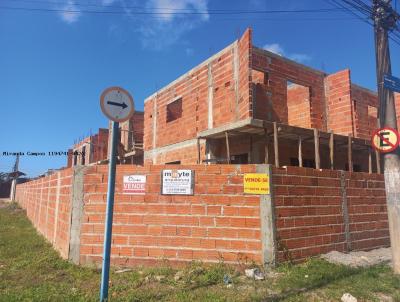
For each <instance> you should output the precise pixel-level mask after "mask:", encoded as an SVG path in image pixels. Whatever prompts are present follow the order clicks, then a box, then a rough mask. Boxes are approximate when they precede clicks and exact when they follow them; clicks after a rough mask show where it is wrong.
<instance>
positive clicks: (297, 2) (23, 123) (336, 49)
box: [0, 0, 400, 176]
mask: <svg viewBox="0 0 400 302" xmlns="http://www.w3.org/2000/svg"><path fill="white" fill-rule="evenodd" d="M15 8H17V9H15ZM333 8H334V6H333V5H332V4H331V3H330V2H329V1H324V0H318V1H316V0H309V1H307V0H280V1H272V0H249V1H240V0H230V1H225V0H218V1H217V0H142V1H135V0H132V1H128V0H47V1H46V0H2V1H1V2H0V91H1V94H0V95H1V98H0V104H1V107H0V108H1V109H0V119H1V121H2V125H3V126H2V129H1V131H0V172H7V171H11V169H12V167H13V164H14V161H15V157H14V156H7V155H3V152H24V153H25V155H24V156H21V158H20V170H21V171H23V172H25V173H27V174H28V175H29V176H36V175H39V174H41V173H44V172H45V171H47V169H49V168H60V167H62V166H65V165H66V162H67V157H66V156H65V155H57V156H51V155H48V152H52V151H55V152H58V151H62V152H66V151H67V150H68V148H70V147H71V146H72V145H73V144H74V141H76V140H78V139H82V138H83V137H86V136H88V135H89V134H90V133H96V132H97V131H98V128H100V127H107V125H108V123H107V119H106V117H105V116H104V115H103V114H102V113H101V110H100V106H99V97H100V94H101V92H102V91H103V90H104V89H105V88H107V87H109V86H121V87H123V88H125V89H126V90H128V91H129V92H130V93H131V94H132V96H133V98H134V102H135V109H136V110H143V101H144V99H145V98H146V97H148V96H149V95H151V94H152V93H154V92H155V91H157V90H158V89H160V88H162V87H163V86H165V85H167V84H168V83H169V82H171V81H173V80H174V79H176V78H177V77H179V76H180V75H182V74H184V73H186V72H187V71H188V70H190V69H191V68H193V67H195V66H196V65H198V64H199V63H201V62H202V61H204V60H205V59H207V58H208V57H210V56H211V55H212V54H214V53H216V52H218V51H219V50H221V49H223V48H224V47H226V46H227V45H228V44H230V43H232V42H233V41H234V40H236V39H237V38H238V37H239V36H240V35H242V34H243V32H244V31H245V29H246V28H247V27H251V28H252V29H253V43H254V45H256V46H258V47H263V48H265V49H268V50H270V51H273V52H276V53H278V54H280V55H283V56H285V57H288V58H290V59H292V60H295V61H298V62H299V63H302V64H305V65H308V66H311V67H314V68H316V69H319V70H322V71H325V72H326V73H334V72H336V71H338V70H341V69H344V68H350V69H351V77H352V81H353V82H354V83H357V84H359V85H362V86H364V87H367V88H369V89H372V90H376V75H375V50H374V43H373V29H372V27H371V26H369V25H368V24H366V23H364V22H362V21H361V20H359V19H357V18H356V17H354V16H353V15H351V14H349V13H348V12H344V11H341V10H331V9H333ZM310 9H314V10H315V9H329V10H327V11H318V12H313V13H310V12H308V13H304V12H301V13H300V12H297V13H269V14H267V13H260V11H270V10H275V11H276V10H281V11H282V10H284V11H287V10H296V11H304V10H310ZM226 10H230V11H231V13H230V14H226ZM398 10H399V9H398ZM93 11H96V12H97V13H93ZM232 11H237V12H241V13H237V12H236V13H232ZM243 11H247V12H249V11H250V12H251V13H243ZM138 12H139V14H138ZM182 12H185V13H186V14H182ZM391 57H392V73H393V75H397V76H399V77H400V46H399V45H396V44H394V43H393V42H391ZM28 152H37V153H45V154H46V155H41V156H28V155H27V153H28Z"/></svg>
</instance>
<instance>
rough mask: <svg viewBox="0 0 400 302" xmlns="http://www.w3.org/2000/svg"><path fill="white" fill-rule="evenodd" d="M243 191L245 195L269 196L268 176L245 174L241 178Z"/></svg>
mask: <svg viewBox="0 0 400 302" xmlns="http://www.w3.org/2000/svg"><path fill="white" fill-rule="evenodd" d="M243 186H244V188H243V191H244V193H247V194H270V193H269V175H268V174H264V173H247V174H245V175H244V176H243Z"/></svg>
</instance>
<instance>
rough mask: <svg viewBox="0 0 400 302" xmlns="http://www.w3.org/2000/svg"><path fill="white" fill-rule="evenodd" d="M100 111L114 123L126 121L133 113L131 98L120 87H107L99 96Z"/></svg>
mask: <svg viewBox="0 0 400 302" xmlns="http://www.w3.org/2000/svg"><path fill="white" fill-rule="evenodd" d="M100 107H101V111H103V113H104V114H105V115H106V116H107V117H108V118H109V119H110V120H112V121H114V122H124V121H126V120H128V119H129V118H130V117H131V116H132V114H133V112H134V111H135V108H134V104H133V98H132V96H131V95H130V94H129V92H128V91H126V90H125V89H123V88H121V87H109V88H107V89H106V90H104V91H103V93H102V94H101V96H100Z"/></svg>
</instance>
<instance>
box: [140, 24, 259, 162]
mask: <svg viewBox="0 0 400 302" xmlns="http://www.w3.org/2000/svg"><path fill="white" fill-rule="evenodd" d="M250 51H251V30H250V29H248V30H246V32H245V33H244V34H243V36H242V37H241V38H240V39H239V40H238V41H236V42H235V43H233V44H231V45H230V46H228V47H227V48H225V49H224V50H222V51H221V52H220V53H218V54H217V55H215V56H214V57H212V58H211V59H209V60H208V61H206V62H203V63H202V64H200V65H199V66H197V67H195V68H194V69H192V70H191V71H189V72H188V73H187V74H185V75H183V76H182V77H180V78H179V79H177V80H176V81H175V82H173V83H171V84H170V85H169V86H167V87H165V88H163V89H161V90H159V91H158V92H157V93H156V94H155V95H153V96H151V97H149V98H148V99H147V100H146V101H145V105H144V111H145V116H144V128H145V134H144V149H145V150H146V151H147V150H151V149H154V148H159V147H163V146H167V145H171V144H175V143H178V142H182V141H186V140H190V139H193V138H196V137H197V134H198V133H199V132H201V131H204V130H206V129H208V114H209V107H208V106H209V105H208V97H209V74H210V75H211V78H212V83H211V85H210V87H211V88H210V89H212V125H211V128H214V127H218V126H221V125H224V124H228V123H230V122H234V121H237V120H242V119H245V118H248V117H250V116H251V110H252V105H251V96H250V93H251V92H250V83H249V79H251V74H250V58H251V56H250ZM236 52H237V60H236V61H235V53H236ZM235 64H237V67H235V66H236V65H235ZM235 68H237V69H238V71H237V72H238V79H237V84H235ZM179 97H182V117H180V118H178V119H176V120H174V121H170V122H167V110H166V109H167V105H168V104H169V103H170V102H172V101H174V100H175V99H177V98H179ZM154 104H156V106H155V107H156V109H155V107H154ZM154 120H155V121H154ZM154 122H155V123H156V127H155V128H156V140H155V142H153V130H154V128H153V123H154ZM196 158H197V154H196ZM192 163H195V162H192Z"/></svg>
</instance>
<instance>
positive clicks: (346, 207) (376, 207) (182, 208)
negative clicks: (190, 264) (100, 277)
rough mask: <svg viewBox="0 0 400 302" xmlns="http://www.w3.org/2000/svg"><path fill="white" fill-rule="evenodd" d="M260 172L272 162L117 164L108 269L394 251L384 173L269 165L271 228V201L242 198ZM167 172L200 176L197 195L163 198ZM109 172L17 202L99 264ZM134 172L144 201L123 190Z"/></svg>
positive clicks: (38, 184)
mask: <svg viewBox="0 0 400 302" xmlns="http://www.w3.org/2000/svg"><path fill="white" fill-rule="evenodd" d="M260 167H263V168H265V167H266V165H194V166H173V165H157V166H156V165H148V166H144V167H143V166H130V165H120V166H118V167H117V175H116V194H115V206H114V224H113V238H112V253H111V255H112V263H113V264H116V265H122V266H124V265H128V266H129V265H135V264H155V263H156V262H157V261H159V260H161V259H168V260H170V261H171V262H172V263H182V262H186V261H191V260H201V261H204V262H217V261H220V260H224V261H225V262H227V263H233V264H237V263H238V262H245V261H255V262H257V263H263V262H264V261H265V259H266V258H265V257H266V253H270V255H273V254H274V253H273V252H274V251H275V252H276V255H277V259H278V261H285V260H289V259H292V260H295V261H301V260H303V259H305V258H307V257H310V256H314V255H318V254H320V253H325V252H328V251H331V250H339V251H349V250H368V249H372V248H377V247H382V246H388V245H389V235H388V224H387V213H386V205H385V191H384V182H383V176H382V175H377V174H367V173H349V172H343V171H331V170H315V169H309V168H298V167H287V168H273V169H272V175H273V176H272V183H273V186H272V193H273V194H272V196H271V197H272V206H273V207H274V211H272V212H274V214H275V224H274V227H272V228H265V225H266V223H265V221H268V219H270V218H271V217H264V216H265V213H269V212H268V211H267V212H265V211H264V208H263V209H260V206H261V205H262V204H264V206H265V199H263V197H262V196H259V195H245V194H243V174H244V173H253V172H256V170H257V169H259V168H260ZM163 169H191V170H194V171H195V189H194V195H192V196H178V195H161V194H160V189H161V185H160V184H161V171H162V170H163ZM107 170H108V167H107V166H90V167H85V168H71V169H66V170H63V171H61V172H58V173H56V174H54V175H51V176H49V177H45V178H41V179H38V180H35V181H31V182H28V183H24V184H20V185H17V200H18V202H19V203H20V204H21V206H22V207H23V208H25V209H26V210H27V215H28V217H29V219H30V220H31V221H32V222H33V224H34V225H35V227H36V228H37V229H38V230H39V232H40V233H42V234H43V235H44V236H45V237H46V238H47V239H48V240H49V241H50V242H51V243H52V244H53V246H54V247H55V248H56V249H57V250H59V251H60V253H61V255H62V256H63V257H64V258H69V259H71V260H73V261H74V262H76V263H81V264H89V263H100V262H101V256H102V244H103V233H104V220H105V207H106V193H107ZM130 174H143V175H146V176H147V185H146V194H145V195H127V194H123V192H122V186H123V184H122V180H123V176H124V175H130ZM262 200H263V201H262ZM263 213H264V214H263ZM274 237H276V241H275V242H272V241H273V240H272V239H271V238H274ZM266 240H269V241H268V242H269V243H270V244H266V243H265V242H266ZM274 243H275V245H274ZM273 246H275V247H276V250H274V251H271V248H270V247H273ZM268 249H270V250H268Z"/></svg>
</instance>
